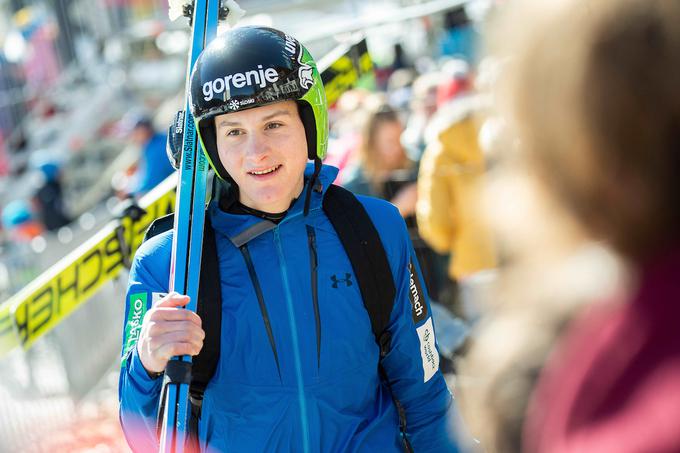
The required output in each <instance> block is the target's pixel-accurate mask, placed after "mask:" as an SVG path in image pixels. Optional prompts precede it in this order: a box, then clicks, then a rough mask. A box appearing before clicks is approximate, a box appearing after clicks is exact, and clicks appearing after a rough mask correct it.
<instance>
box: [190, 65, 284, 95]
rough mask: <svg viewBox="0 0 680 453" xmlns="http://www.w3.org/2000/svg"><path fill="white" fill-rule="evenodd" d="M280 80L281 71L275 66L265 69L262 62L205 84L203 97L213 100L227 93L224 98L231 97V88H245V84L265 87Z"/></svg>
mask: <svg viewBox="0 0 680 453" xmlns="http://www.w3.org/2000/svg"><path fill="white" fill-rule="evenodd" d="M278 80H279V73H278V72H276V69H274V68H267V69H264V68H263V67H262V65H261V64H259V65H257V69H253V70H252V71H246V72H237V73H235V74H230V75H227V76H224V77H220V78H218V79H215V80H211V81H209V82H205V83H204V84H203V99H204V100H206V101H210V100H212V99H213V98H214V97H215V95H217V94H221V93H226V96H224V99H229V98H231V88H232V87H233V88H243V87H244V86H246V85H247V86H253V85H255V86H259V87H260V88H264V87H265V86H266V85H267V83H274V82H277V81H278Z"/></svg>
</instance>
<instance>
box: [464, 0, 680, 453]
mask: <svg viewBox="0 0 680 453" xmlns="http://www.w3.org/2000/svg"><path fill="white" fill-rule="evenodd" d="M508 8H511V9H510V10H509V11H508V16H507V17H506V19H505V20H506V22H505V23H506V24H510V27H505V28H500V29H498V33H499V34H500V36H501V39H502V41H503V43H502V46H503V47H502V50H503V51H504V53H505V55H510V56H511V58H512V61H511V63H510V69H509V70H508V71H507V73H506V76H507V77H506V79H505V80H506V82H507V86H506V87H505V88H506V89H505V90H504V91H505V92H506V94H509V96H507V97H506V98H505V99H506V100H509V101H510V102H508V103H507V104H505V105H504V109H505V110H504V111H505V113H506V119H507V120H508V123H509V124H510V126H511V130H512V131H513V132H514V134H515V136H516V137H517V139H518V143H519V148H518V153H517V154H516V155H513V156H512V157H511V160H512V165H513V168H514V170H513V172H514V174H515V175H516V176H517V175H519V176H521V177H522V178H526V180H527V181H529V182H528V183H527V184H525V188H528V190H529V191H533V194H534V195H533V197H534V199H541V198H543V199H545V200H547V206H549V208H547V209H549V211H545V212H548V213H549V215H544V216H541V217H539V216H533V217H531V216H525V218H524V225H525V226H526V228H527V231H533V230H534V229H535V228H534V227H535V225H536V224H543V225H547V226H549V227H550V228H552V229H553V230H559V229H561V230H568V234H565V236H569V235H570V234H571V238H572V239H573V238H575V237H579V236H584V237H585V238H590V239H591V240H595V241H599V242H600V243H602V244H605V245H607V246H608V247H609V249H610V250H611V251H612V252H613V253H614V254H615V255H616V256H617V257H619V259H620V260H621V262H622V263H624V264H625V266H626V268H627V274H626V275H627V278H626V279H625V280H624V282H623V284H621V285H618V286H616V288H617V291H615V292H611V293H610V294H609V295H607V296H606V297H599V298H597V299H598V300H596V301H594V302H593V303H590V304H588V306H587V308H584V309H580V310H578V313H577V314H576V315H575V316H574V317H573V318H572V319H571V321H570V322H568V323H562V322H558V321H554V322H552V321H550V322H540V318H539V317H538V316H534V317H533V318H532V317H531V316H525V315H522V316H516V317H515V321H517V320H518V319H519V321H517V322H514V323H510V322H505V323H503V322H500V323H498V322H497V323H495V324H494V323H493V322H490V323H489V324H488V325H487V330H486V331H485V332H481V333H480V341H479V342H478V343H477V345H476V346H475V347H474V348H473V350H472V352H471V357H470V362H471V366H470V368H468V369H467V371H468V372H470V373H474V372H477V373H478V374H479V368H477V369H475V368H474V366H475V365H476V366H480V364H486V365H487V366H488V367H489V368H488V369H487V376H493V378H491V379H490V381H493V382H492V383H487V384H483V385H482V386H485V391H484V392H477V393H475V392H474V391H472V392H470V393H469V394H468V395H467V403H468V404H467V409H466V411H467V413H468V414H470V415H469V419H470V421H471V422H472V424H473V425H475V426H482V425H483V424H484V423H483V419H482V418H479V417H478V416H479V414H480V413H483V410H482V409H480V407H482V406H484V405H487V406H488V405H490V404H494V403H495V404H496V406H495V407H496V408H497V409H496V410H497V411H506V413H505V414H504V415H503V416H502V417H499V416H497V414H496V415H494V414H490V413H489V411H487V414H489V417H490V418H493V417H497V418H496V419H495V420H494V423H495V424H494V427H495V432H488V431H487V432H486V433H485V436H486V439H488V440H487V443H486V450H487V451H517V450H520V449H521V450H523V451H526V452H530V453H539V452H540V453H542V452H550V453H562V452H585V453H589V452H597V453H601V452H605V453H606V452H616V453H627V452H631V453H632V452H677V451H680V429H679V428H678V420H680V341H678V332H679V331H680V330H679V329H678V325H679V323H680V283H679V282H680V235H679V234H678V233H679V232H680V202H679V201H680V200H679V197H680V190H679V188H678V181H680V88H679V85H678V84H679V83H680V26H679V24H680V2H678V0H598V1H596V2H583V1H578V0H561V1H551V2H545V1H523V2H522V1H518V2H514V4H511V5H508ZM534 17H537V18H539V19H538V20H533V21H531V22H532V23H530V24H527V22H528V21H529V20H530V18H534ZM518 23H524V24H526V25H525V26H521V27H518V26H517V24H518ZM554 219H561V222H559V223H555V222H552V221H553V220H554ZM516 232H518V234H517V236H516V238H515V241H516V244H515V245H514V246H511V247H510V248H511V249H512V250H511V257H512V258H513V259H512V260H511V261H510V262H511V265H510V266H506V267H505V270H504V273H503V275H504V277H505V280H506V282H509V281H512V282H514V283H515V284H514V286H513V285H508V288H511V289H512V294H506V299H507V301H508V304H509V305H513V304H515V305H514V306H515V307H516V308H517V309H516V310H515V313H517V312H521V308H520V307H521V306H522V305H523V306H527V305H528V304H529V302H530V301H534V300H537V299H539V298H538V297H537V294H539V293H540V291H537V290H536V288H537V287H544V288H545V287H546V286H549V284H550V278H549V277H551V276H552V274H553V273H554V272H553V271H554V269H555V268H559V266H566V261H565V260H563V261H561V262H560V261H559V260H555V259H552V257H550V258H547V257H546V255H554V250H551V243H549V242H542V241H541V239H544V237H539V236H537V235H533V236H532V237H531V238H526V237H523V235H522V232H521V229H518V230H517V231H516ZM572 233H573V234H572ZM549 236H550V235H547V236H546V237H549ZM575 242H577V241H575ZM575 242H569V241H567V242H563V243H557V242H553V243H552V245H553V246H554V248H555V249H557V248H563V249H564V251H565V252H567V253H568V252H569V251H571V252H572V253H573V252H575V250H576V248H575V245H574V244H575ZM570 246H571V247H573V248H572V249H571V250H570V249H569V247H570ZM527 256H530V257H531V258H530V259H529V258H526V257H527ZM518 257H525V259H524V261H523V263H524V265H527V264H526V263H527V262H531V266H530V267H531V268H532V269H533V270H534V272H533V273H531V274H527V273H525V272H521V269H518V267H519V266H520V264H518V263H520V262H521V260H520V259H519V258H518ZM597 263H599V262H598V260H597V258H593V257H590V258H589V259H586V260H576V261H573V260H572V261H571V269H572V270H574V269H576V270H577V271H583V270H584V269H588V270H589V271H590V272H587V273H585V274H584V273H583V272H581V274H580V277H581V278H576V279H573V278H572V279H571V283H572V284H571V285H570V286H569V287H567V288H564V287H563V289H565V291H563V292H562V291H555V290H553V292H550V291H543V293H542V301H541V302H542V304H543V305H540V304H533V305H531V307H532V311H533V314H534V315H536V314H538V313H544V314H545V313H549V312H551V311H553V312H554V311H560V310H555V305H556V304H555V302H556V301H562V300H563V299H565V294H566V295H568V297H567V298H569V297H571V298H573V299H578V298H579V297H582V296H583V294H584V291H582V289H583V288H584V287H585V286H587V285H589V284H590V283H592V282H591V281H589V278H590V277H592V276H593V275H599V274H597V272H599V271H600V270H601V267H599V266H597ZM527 266H529V265H527ZM564 278H565V279H567V278H568V276H564ZM568 312H569V310H563V311H562V314H565V313H568ZM524 313H525V314H526V311H525V312H524ZM511 317H512V316H507V317H506V319H509V318H511ZM537 319H539V321H536V320H537ZM551 319H554V318H551ZM561 319H562V321H564V319H565V317H564V316H563V317H562V318H561ZM492 325H493V326H495V328H496V329H497V330H496V332H501V331H502V336H503V337H504V339H505V344H504V345H502V347H503V348H504V349H501V351H503V352H507V353H508V354H510V353H514V354H515V355H516V356H517V357H522V360H514V361H513V363H512V364H507V363H506V364H505V366H506V369H505V372H504V373H499V372H498V367H499V365H498V363H500V362H505V358H504V357H505V356H504V354H503V353H500V354H499V351H498V350H492V349H491V348H489V346H490V345H493V344H495V345H500V343H499V342H496V343H493V342H492V341H488V340H489V338H491V337H492V336H493V335H492V334H491V333H490V328H491V326H492ZM563 325H566V327H565V328H564V329H563V330H562V333H561V335H560V336H559V340H558V341H557V343H556V346H555V347H553V348H552V349H551V351H550V354H549V355H548V356H547V361H546V363H545V366H544V367H543V368H542V370H541V371H540V373H539V374H538V379H537V383H536V385H535V387H534V384H533V376H532V373H531V372H530V371H531V370H533V371H536V370H538V368H539V367H540V365H539V363H540V362H541V361H542V360H543V356H544V354H545V347H546V345H549V344H551V340H550V339H549V337H550V335H551V332H547V330H548V329H547V326H552V327H554V328H555V331H557V330H559V328H560V327H562V326H563ZM511 343H514V344H515V345H517V344H519V345H520V346H519V347H515V348H514V349H513V348H512V347H510V346H508V344H511ZM518 349H522V350H523V354H522V353H518V352H517V350H518ZM494 366H495V369H494ZM522 367H523V368H524V370H525V371H527V370H528V371H527V372H525V373H524V375H522V373H517V372H516V369H517V368H522ZM513 378H514V379H513ZM492 384H493V385H492ZM532 387H533V391H531V389H532ZM530 392H531V396H530V397H529V396H527V395H528V394H529V393H530ZM465 398H466V397H464V399H465ZM508 402H511V403H512V405H510V404H505V405H504V404H503V403H508ZM499 403H500V404H499ZM513 406H514V407H515V412H514V413H512V409H511V407H513ZM524 407H526V411H524V410H523V408H524ZM520 411H522V412H520ZM480 429H481V428H480ZM473 430H474V429H473ZM484 442H485V439H484V438H483V439H482V445H484Z"/></svg>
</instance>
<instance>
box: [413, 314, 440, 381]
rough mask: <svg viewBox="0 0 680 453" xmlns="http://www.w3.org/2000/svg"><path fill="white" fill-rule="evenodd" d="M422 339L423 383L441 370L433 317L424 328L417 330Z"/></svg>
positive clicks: (419, 337)
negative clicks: (435, 341)
mask: <svg viewBox="0 0 680 453" xmlns="http://www.w3.org/2000/svg"><path fill="white" fill-rule="evenodd" d="M416 331H417V332H418V339H420V357H421V358H422V359H423V373H424V376H423V382H427V381H429V380H430V379H431V378H432V376H434V374H435V373H436V372H437V370H438V369H439V352H437V347H436V346H435V343H434V328H433V327H432V316H430V317H429V318H428V320H427V321H426V322H425V324H423V325H422V326H420V327H418V328H416Z"/></svg>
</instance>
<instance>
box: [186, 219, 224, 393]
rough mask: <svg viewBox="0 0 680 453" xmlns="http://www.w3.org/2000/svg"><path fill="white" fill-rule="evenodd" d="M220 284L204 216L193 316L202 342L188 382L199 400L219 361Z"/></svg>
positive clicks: (212, 236) (214, 244) (211, 232)
mask: <svg viewBox="0 0 680 453" xmlns="http://www.w3.org/2000/svg"><path fill="white" fill-rule="evenodd" d="M220 281H221V280H220V268H219V260H218V258H217V242H216V241H215V230H214V229H213V227H212V225H211V223H210V217H209V216H208V215H206V217H205V231H204V232H203V255H202V257H201V276H200V281H199V287H198V304H197V307H196V313H197V314H198V316H199V317H200V318H201V321H202V325H203V330H204V331H205V339H204V340H203V348H202V349H201V352H200V353H199V354H198V355H197V356H196V357H194V358H193V365H192V381H191V391H192V393H193V392H195V391H197V392H200V397H201V398H202V397H203V391H204V390H205V387H206V386H207V385H208V382H209V381H210V379H211V378H212V376H213V374H215V370H216V369H217V362H218V361H219V358H220V340H221V331H222V288H221V284H220Z"/></svg>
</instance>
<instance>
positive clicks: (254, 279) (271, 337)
mask: <svg viewBox="0 0 680 453" xmlns="http://www.w3.org/2000/svg"><path fill="white" fill-rule="evenodd" d="M240 250H241V254H243V259H244V260H245V262H246V266H247V267H248V274H250V280H251V282H252V283H253V287H254V288H255V294H256V295H257V302H258V304H259V305H260V313H262V320H263V321H264V327H265V329H266V330H267V336H268V337H269V345H270V346H271V348H272V352H273V353H274V360H275V361H276V369H277V371H278V372H279V380H281V367H280V365H279V354H278V353H277V352H276V342H275V341H274V333H273V332H272V326H271V322H270V320H269V313H268V312H267V306H266V305H265V304H264V296H263V294H262V288H261V287H260V280H259V279H258V278H257V274H256V273H255V266H254V265H253V260H252V258H251V257H250V251H249V250H248V246H247V245H245V244H244V245H242V246H241V247H240Z"/></svg>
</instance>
